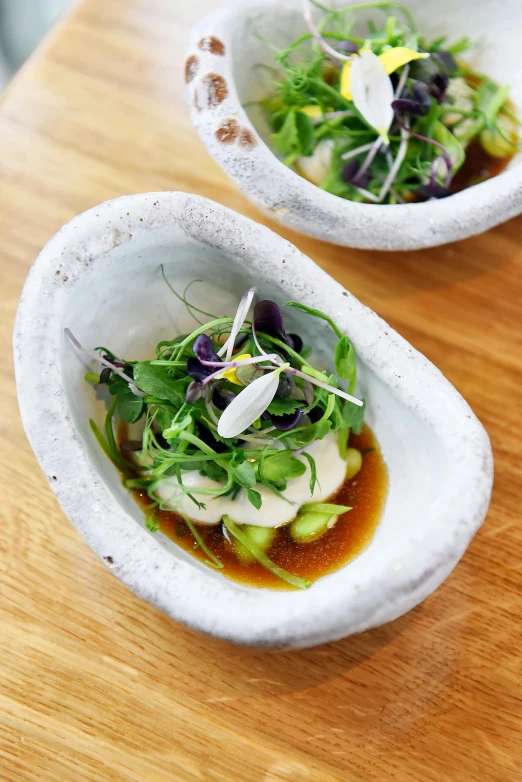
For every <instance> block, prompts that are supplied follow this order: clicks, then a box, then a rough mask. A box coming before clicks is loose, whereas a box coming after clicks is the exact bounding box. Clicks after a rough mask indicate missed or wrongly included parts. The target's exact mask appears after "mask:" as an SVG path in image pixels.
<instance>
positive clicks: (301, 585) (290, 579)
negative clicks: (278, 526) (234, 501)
mask: <svg viewBox="0 0 522 782" xmlns="http://www.w3.org/2000/svg"><path fill="white" fill-rule="evenodd" d="M223 524H224V525H225V527H226V529H227V530H228V531H229V533H230V534H231V535H233V536H234V537H235V538H237V540H239V542H240V543H242V544H243V546H244V547H245V548H246V549H247V551H249V552H250V553H251V554H252V555H253V557H254V558H255V559H257V561H258V562H259V563H260V564H261V565H263V567H264V568H266V569H267V570H269V571H270V572H271V573H273V574H274V576H277V577H278V578H281V579H282V580H283V581H286V582H287V584H291V585H292V586H295V587H297V588H298V589H308V587H310V586H311V585H312V584H311V582H310V581H308V579H306V578H301V577H300V576H295V575H294V574H293V573H289V572H288V571H287V570H284V569H283V568H281V567H279V565H276V564H275V562H273V561H272V560H271V559H269V557H267V555H266V554H265V552H264V551H262V550H261V549H260V548H259V547H258V546H256V544H255V543H254V542H253V541H252V540H250V538H249V537H247V535H245V534H244V532H242V531H241V529H240V528H239V527H238V526H236V524H234V522H233V521H232V519H231V518H230V517H229V516H223Z"/></svg>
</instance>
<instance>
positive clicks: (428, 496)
mask: <svg viewBox="0 0 522 782" xmlns="http://www.w3.org/2000/svg"><path fill="white" fill-rule="evenodd" d="M160 264H163V265H164V269H165V274H166V276H167V278H168V279H169V281H170V282H171V284H172V285H173V286H174V287H175V289H176V290H177V291H178V292H180V293H182V292H183V290H184V289H185V287H186V285H187V284H188V283H189V282H191V281H192V280H196V279H197V280H202V282H198V283H195V284H194V285H193V286H192V287H191V289H190V292H189V299H190V300H191V301H192V302H193V303H194V304H196V305H197V306H199V307H201V308H202V309H204V310H206V311H207V312H210V313H216V314H217V315H223V314H229V315H230V314H234V312H235V308H236V306H237V303H238V301H239V298H240V297H241V295H242V293H243V292H244V291H245V289H247V288H248V287H249V286H251V285H252V284H256V285H257V287H258V294H259V296H260V297H262V298H265V297H270V298H274V299H275V300H276V301H277V302H278V303H281V304H282V303H284V302H285V301H287V299H288V298H289V297H288V295H287V294H285V288H284V284H283V280H281V281H280V282H278V281H277V279H275V278H273V279H272V281H271V282H266V283H265V282H263V280H260V279H254V277H253V273H252V271H251V270H250V269H249V268H248V267H247V266H246V265H245V263H244V260H243V259H242V258H241V257H239V255H234V254H233V253H230V254H227V253H224V252H222V251H220V250H217V249H216V248H213V247H210V246H208V245H207V244H205V243H204V242H200V241H198V240H196V239H193V238H191V237H189V236H187V235H186V234H185V233H184V232H183V231H182V230H181V229H179V228H177V227H176V225H170V226H168V227H167V228H163V229H162V230H159V229H157V230H155V231H142V232H140V233H139V236H138V237H137V238H134V239H133V240H132V241H131V242H128V243H126V244H125V245H120V246H115V247H114V248H113V249H111V250H110V251H109V252H107V253H106V254H104V255H103V256H102V257H100V258H97V259H96V263H95V264H93V265H92V267H91V268H90V269H89V271H87V272H85V273H84V274H83V275H82V276H81V278H80V279H79V280H78V281H77V282H76V283H75V285H74V287H73V288H72V290H71V292H70V294H69V296H68V299H67V301H66V304H65V308H64V315H63V321H62V324H61V325H62V327H63V328H65V327H68V328H70V329H71V331H72V332H73V334H74V335H75V336H76V338H77V339H78V340H79V341H80V342H81V344H82V345H84V346H85V347H88V348H94V347H96V346H98V345H104V346H106V347H109V348H110V349H111V350H113V351H114V352H115V353H116V354H118V355H121V356H123V357H125V358H129V359H136V358H138V359H143V358H146V357H150V356H152V355H153V354H154V346H155V344H156V342H158V341H159V340H161V339H167V338H172V337H174V336H176V335H177V334H179V333H186V332H187V331H188V330H192V329H193V328H194V327H195V323H196V321H195V320H194V319H193V318H192V317H191V316H190V315H189V314H188V313H187V311H186V308H185V307H184V306H183V305H182V304H181V303H180V302H179V301H178V300H177V299H176V298H175V296H174V295H173V294H172V292H171V291H170V290H169V289H168V288H167V286H166V284H165V282H164V281H163V279H162V276H161V272H160ZM347 306H349V305H348V300H347ZM330 314H332V315H335V313H330ZM286 320H287V323H288V325H289V326H290V327H291V328H292V329H294V328H295V329H296V330H299V331H300V333H302V334H303V336H304V337H305V339H308V340H309V341H310V343H311V344H313V346H314V351H315V360H316V362H317V363H318V364H322V365H323V366H324V367H325V368H326V367H327V366H328V364H329V362H330V359H329V357H331V355H332V346H333V344H334V340H333V339H332V335H331V333H330V331H329V327H328V326H327V325H326V324H322V323H321V322H320V321H318V320H315V319H311V318H309V317H307V316H305V315H302V314H301V313H298V312H296V311H295V310H293V311H292V310H288V314H287V318H286ZM356 348H357V342H356ZM382 363H383V366H385V365H386V357H385V356H383V359H382ZM60 366H61V372H62V380H63V385H64V387H65V390H66V394H67V400H68V404H69V408H70V414H71V417H72V421H73V425H74V427H75V429H76V431H77V433H78V435H79V436H80V438H81V440H82V441H83V444H84V446H85V449H86V452H87V455H88V458H89V460H90V461H91V463H93V465H94V466H95V468H96V470H97V472H98V473H99V474H100V475H101V476H102V478H103V480H104V482H105V484H106V486H107V487H108V489H109V491H110V492H111V493H112V495H113V497H114V498H115V499H116V501H117V502H118V503H119V504H120V505H121V506H122V507H123V508H124V510H125V511H126V513H127V517H128V523H129V525H135V524H138V525H142V526H143V525H144V514H143V512H142V510H141V509H140V508H139V507H138V506H137V505H136V503H135V502H134V500H133V498H132V496H131V495H130V494H129V492H127V491H126V490H125V489H124V488H123V486H122V484H121V480H120V476H119V474H118V472H117V471H116V469H115V468H114V467H113V466H112V465H111V464H110V463H109V461H108V460H107V458H106V457H105V455H104V454H103V453H102V452H101V450H100V448H99V446H98V445H97V443H96V441H95V439H94V437H93V435H92V432H91V430H90V428H89V424H88V419H89V418H93V419H94V420H95V421H96V422H97V423H98V425H99V426H100V427H101V426H102V425H103V419H104V414H105V410H106V401H107V400H106V398H104V396H103V394H98V395H96V394H95V393H94V391H93V389H92V387H91V386H90V385H89V384H87V383H86V382H85V380H84V373H85V369H86V367H85V363H84V360H83V358H82V356H81V354H79V353H78V352H77V351H76V350H75V349H74V348H73V347H72V345H71V344H70V343H69V342H68V341H67V340H65V339H63V341H62V344H61V357H60ZM358 393H359V394H361V395H363V396H364V397H366V399H367V403H368V413H367V421H368V423H369V425H370V426H371V427H372V429H373V431H374V432H375V434H376V436H377V438H378V441H379V443H380V446H381V448H382V451H383V455H384V458H385V460H386V463H387V466H388V470H389V481H390V487H389V496H388V500H387V503H386V508H385V511H384V515H383V518H382V521H381V524H380V526H379V527H378V530H377V533H376V535H375V537H374V540H373V542H372V543H371V545H370V546H369V547H368V548H367V550H366V551H365V552H364V553H363V554H361V555H360V556H359V557H358V558H357V559H356V560H355V561H354V562H353V563H351V564H349V565H348V566H347V567H348V568H350V574H351V577H353V582H354V584H357V582H358V581H359V580H364V575H365V574H367V573H368V572H369V569H370V570H375V568H379V569H380V568H384V569H390V568H397V569H399V568H400V567H402V564H403V562H404V555H405V552H406V551H407V550H408V549H409V547H410V544H411V543H412V541H414V540H416V539H426V538H427V537H429V535H430V534H431V526H432V525H434V528H435V526H436V524H437V523H438V514H437V507H438V504H439V503H440V502H441V497H442V495H443V486H444V480H445V476H446V475H447V469H448V458H447V454H446V452H445V448H444V444H443V443H442V442H441V441H440V439H439V437H438V435H437V434H436V433H435V432H434V430H433V429H432V428H431V427H430V425H428V424H427V423H426V422H425V421H424V418H423V416H422V415H421V414H418V411H416V410H413V409H411V408H409V407H407V406H406V405H405V404H404V403H403V402H402V401H401V400H400V398H399V397H398V395H396V393H395V391H394V389H393V387H392V386H390V385H385V384H384V383H383V382H382V380H381V379H380V378H379V377H378V376H377V374H376V373H375V372H374V371H373V369H372V368H371V367H369V366H367V365H365V364H364V363H362V362H360V363H359V383H358ZM440 404H441V405H444V404H447V402H445V400H444V398H443V397H441V400H440ZM427 509H429V513H427ZM156 538H157V540H158V541H160V542H161V544H162V545H163V546H164V547H166V548H167V549H168V550H169V551H170V552H171V553H172V555H173V556H175V557H178V558H181V559H183V560H185V561H187V560H189V561H190V563H191V564H192V566H193V567H195V568H200V569H204V570H205V572H206V573H207V574H208V576H209V577H210V578H222V577H221V576H219V575H218V574H216V573H214V572H213V571H210V570H209V569H207V568H204V566H203V565H200V564H199V563H198V562H197V561H196V560H194V559H192V558H190V557H188V556H187V555H186V554H185V552H183V551H182V550H181V549H179V548H178V547H177V546H175V544H173V543H172V542H171V541H169V540H168V539H167V538H165V537H164V536H163V535H161V534H159V533H156ZM339 577H340V573H337V574H332V575H330V576H327V577H325V579H324V580H335V579H336V578H339ZM233 588H237V589H240V590H243V589H245V587H241V586H239V585H233Z"/></svg>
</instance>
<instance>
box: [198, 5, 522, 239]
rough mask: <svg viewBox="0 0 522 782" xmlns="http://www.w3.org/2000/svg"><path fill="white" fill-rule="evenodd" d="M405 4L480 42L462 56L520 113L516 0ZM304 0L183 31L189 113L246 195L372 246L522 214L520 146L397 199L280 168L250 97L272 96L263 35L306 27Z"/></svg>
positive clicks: (335, 235) (250, 9) (272, 38)
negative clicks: (421, 194)
mask: <svg viewBox="0 0 522 782" xmlns="http://www.w3.org/2000/svg"><path fill="white" fill-rule="evenodd" d="M347 4H348V3H346V2H342V3H341V2H339V3H338V5H339V6H340V5H343V6H344V5H347ZM405 5H406V6H407V7H408V8H409V9H411V11H412V13H413V15H414V18H415V20H416V23H417V27H418V29H419V30H420V31H421V32H423V33H424V34H425V35H426V37H427V38H432V39H435V38H437V37H438V36H440V35H444V34H448V35H449V37H450V39H452V40H457V39H458V38H460V37H461V36H464V35H468V36H469V37H470V38H471V39H472V40H477V41H479V42H482V46H481V47H480V48H479V50H478V51H477V52H476V53H475V54H474V55H473V56H470V57H467V60H468V61H469V62H470V63H472V64H473V66H474V67H475V68H476V70H477V71H479V72H483V73H486V74H488V75H489V76H491V77H492V78H494V79H496V80H497V81H498V82H499V83H500V84H509V85H510V86H511V93H510V96H511V98H512V100H513V102H514V103H515V105H516V107H517V111H518V115H519V116H522V111H521V109H522V59H521V58H520V54H519V52H520V35H519V31H520V26H519V18H520V3H519V0H497V2H491V0H459V2H455V0H405ZM302 6H303V0H243V2H241V3H236V4H234V5H232V6H231V7H230V8H221V9H219V10H218V11H215V12H214V13H212V14H211V15H210V16H207V17H206V18H204V19H203V20H202V21H201V22H199V23H198V24H197V25H196V27H195V28H194V29H193V30H192V33H191V36H190V42H189V46H188V51H187V60H186V64H185V79H186V81H187V96H188V102H189V107H190V112H191V117H192V121H193V123H194V125H195V127H196V129H197V131H198V133H199V135H200V137H201V139H202V140H203V142H204V144H205V146H206V147H207V149H208V151H209V152H210V154H211V155H212V157H213V158H214V160H216V162H217V163H218V164H219V165H220V166H221V168H222V169H223V170H224V171H225V172H226V173H227V174H228V176H229V177H230V178H231V179H233V180H234V181H235V182H236V184H237V185H238V186H239V188H240V189H241V190H242V192H243V193H244V194H245V195H246V196H247V198H248V199H249V200H250V201H252V202H253V203H254V204H255V205H256V206H257V207H258V208H260V209H261V210H262V211H263V212H265V213H267V214H269V215H271V216H272V217H273V218H275V219H276V220H279V221H280V222H281V223H283V224H285V225H287V226H290V227H291V228H294V229H296V230H298V231H301V232H303V233H305V234H310V235H311V236H315V237H318V238H319V239H324V240H326V241H328V242H334V243H335V244H340V245H346V246H349V247H362V248H374V249H378V250H410V249H415V248H419V247H431V246H434V245H438V244H444V243H445V242H452V241H455V240H457V239H464V238H465V237H468V236H472V235H473V234H478V233H482V231H485V230H487V229H488V228H491V227H492V226H494V225H497V224H498V223H501V222H503V221H505V220H508V219H509V218H510V217H513V216H515V215H517V214H520V212H522V155H521V154H518V155H517V156H516V158H514V159H513V160H512V161H511V162H510V164H509V166H508V167H507V169H506V170H505V171H504V172H502V173H501V174H500V175H499V176H497V177H493V178H492V179H490V180H489V181H486V182H483V183H482V184H478V185H475V186H474V187H470V188H468V189H467V190H464V191H462V192H460V193H457V194H456V195H453V196H451V197H450V198H446V199H441V200H439V201H435V200H433V201H427V202H425V203H416V204H400V205H396V206H391V205H376V204H358V203H353V202H351V201H348V200H346V199H344V198H339V197H337V196H334V195H332V194H331V193H327V192H326V191H325V190H321V189H320V188H319V187H316V186H315V185H314V184H312V183H311V182H308V181H307V180H306V179H304V178H302V177H301V176H299V175H298V174H297V173H295V172H294V171H293V170H291V169H290V168H288V167H287V166H285V165H284V163H282V161H281V160H280V159H279V157H278V156H277V153H275V151H274V150H273V149H272V148H271V146H270V128H269V126H268V123H267V120H266V118H265V117H264V114H263V112H262V110H261V109H260V108H259V106H257V105H256V103H255V102H256V101H259V100H261V99H263V98H266V97H268V96H269V95H270V94H271V91H272V90H273V87H272V86H271V85H272V82H273V81H274V78H276V77H275V76H274V72H273V68H274V59H273V57H274V55H273V52H272V51H271V50H270V49H269V47H268V46H267V45H266V44H265V43H263V41H262V40H260V38H263V39H265V40H266V41H269V42H270V43H272V44H274V45H275V46H277V47H279V48H281V49H283V48H286V46H288V44H289V43H290V42H291V41H293V40H295V38H297V36H299V35H301V34H302V33H305V32H308V28H307V27H306V25H305V22H304V19H303V14H302ZM316 14H317V15H319V16H320V15H321V14H320V12H319V11H317V10H316ZM257 36H259V37H257ZM265 66H268V68H267V67H265Z"/></svg>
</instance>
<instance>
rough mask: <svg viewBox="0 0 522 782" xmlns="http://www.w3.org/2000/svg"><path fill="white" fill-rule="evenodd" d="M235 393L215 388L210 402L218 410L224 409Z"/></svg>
mask: <svg viewBox="0 0 522 782" xmlns="http://www.w3.org/2000/svg"><path fill="white" fill-rule="evenodd" d="M235 397H236V395H235V394H233V393H232V391H226V390H224V389H223V388H215V389H214V392H213V394H212V403H213V404H214V405H215V406H216V407H217V409H218V410H224V409H225V408H226V406H227V405H229V404H230V403H231V402H232V401H233V400H234V399H235Z"/></svg>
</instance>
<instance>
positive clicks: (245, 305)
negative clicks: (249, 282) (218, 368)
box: [218, 288, 256, 361]
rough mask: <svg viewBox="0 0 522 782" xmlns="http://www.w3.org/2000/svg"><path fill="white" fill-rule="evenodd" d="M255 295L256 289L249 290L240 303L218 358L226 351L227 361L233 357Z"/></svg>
mask: <svg viewBox="0 0 522 782" xmlns="http://www.w3.org/2000/svg"><path fill="white" fill-rule="evenodd" d="M255 293H256V289H255V288H250V290H248V291H247V292H246V293H244V294H243V296H242V298H241V301H240V302H239V307H238V308H237V312H236V314H235V317H234V322H233V323H232V328H231V330H230V336H229V338H228V339H227V341H226V342H225V344H224V345H223V346H222V347H221V348H220V350H218V356H222V355H223V353H224V352H225V351H226V353H227V356H226V360H227V361H230V356H231V355H232V351H233V350H234V345H235V342H236V337H237V335H238V332H239V329H240V328H241V326H242V325H243V323H244V322H245V319H246V316H247V315H248V310H249V309H250V305H251V304H252V300H253V298H254V296H255Z"/></svg>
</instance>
